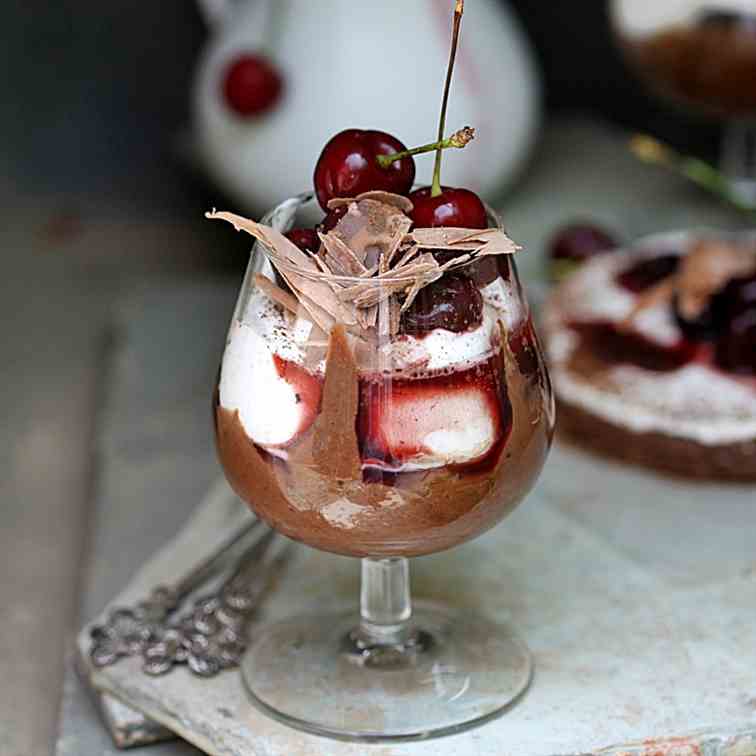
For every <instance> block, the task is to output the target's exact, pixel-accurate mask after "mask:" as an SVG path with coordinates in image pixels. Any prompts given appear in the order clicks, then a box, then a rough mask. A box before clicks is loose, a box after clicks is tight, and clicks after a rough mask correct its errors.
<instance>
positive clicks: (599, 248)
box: [549, 223, 617, 263]
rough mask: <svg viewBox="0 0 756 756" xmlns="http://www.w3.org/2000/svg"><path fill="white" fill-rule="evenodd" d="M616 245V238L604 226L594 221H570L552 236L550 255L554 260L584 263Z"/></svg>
mask: <svg viewBox="0 0 756 756" xmlns="http://www.w3.org/2000/svg"><path fill="white" fill-rule="evenodd" d="M616 246H617V242H616V240H615V238H614V237H613V236H612V235H611V234H610V233H609V232H608V231H605V230H604V229H603V228H600V227H599V226H596V225H594V224H592V223H570V224H569V225H567V226H564V227H563V228H561V229H559V230H558V231H557V232H556V233H555V234H554V236H553V237H552V238H551V242H550V243H549V256H550V257H551V259H552V260H568V261H570V262H577V263H582V262H584V261H585V260H588V259H589V258H591V257H593V256H594V255H597V254H601V253H603V252H608V251H609V250H611V249H614V248H616Z"/></svg>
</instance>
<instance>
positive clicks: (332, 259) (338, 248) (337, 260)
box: [318, 234, 366, 276]
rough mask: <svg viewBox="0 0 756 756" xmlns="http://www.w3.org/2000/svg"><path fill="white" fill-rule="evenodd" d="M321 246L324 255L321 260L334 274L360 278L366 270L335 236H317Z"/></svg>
mask: <svg viewBox="0 0 756 756" xmlns="http://www.w3.org/2000/svg"><path fill="white" fill-rule="evenodd" d="M318 236H319V237H320V241H321V243H322V244H323V249H324V250H325V254H324V255H323V258H321V259H323V260H324V261H325V263H327V265H328V267H329V268H330V269H331V270H332V271H333V272H334V273H342V274H343V275H346V276H361V275H363V274H364V273H365V271H366V268H365V266H364V265H363V264H362V262H361V261H360V260H358V259H357V255H356V254H355V253H354V252H352V250H351V248H350V247H348V246H347V245H346V244H345V243H344V242H343V241H341V239H340V238H339V237H338V236H337V235H336V234H318Z"/></svg>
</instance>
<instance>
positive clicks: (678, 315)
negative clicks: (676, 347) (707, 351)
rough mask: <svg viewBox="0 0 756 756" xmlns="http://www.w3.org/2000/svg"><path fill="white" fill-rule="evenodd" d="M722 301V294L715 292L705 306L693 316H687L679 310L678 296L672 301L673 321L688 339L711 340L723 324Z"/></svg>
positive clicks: (718, 332)
mask: <svg viewBox="0 0 756 756" xmlns="http://www.w3.org/2000/svg"><path fill="white" fill-rule="evenodd" d="M723 305H724V301H723V299H722V294H721V293H720V294H715V295H714V296H713V297H712V298H711V299H710V300H709V303H708V305H707V306H706V308H705V309H704V310H703V312H701V313H700V314H699V315H698V316H697V317H695V318H688V317H686V316H685V315H683V313H682V312H681V311H680V303H679V300H678V297H677V296H675V298H674V300H673V302H672V311H673V313H674V316H675V322H676V323H677V326H678V328H679V329H680V332H681V333H682V335H683V336H685V338H686V339H688V341H713V340H714V339H715V338H717V336H718V335H719V334H720V332H721V330H722V326H723V325H724V317H725V312H724V306H723Z"/></svg>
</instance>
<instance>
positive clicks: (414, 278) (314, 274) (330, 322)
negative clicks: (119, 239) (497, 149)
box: [206, 191, 519, 338]
mask: <svg viewBox="0 0 756 756" xmlns="http://www.w3.org/2000/svg"><path fill="white" fill-rule="evenodd" d="M328 206H329V208H331V209H333V208H336V207H344V206H346V207H348V210H347V212H346V213H345V214H344V215H343V217H342V218H341V219H340V220H339V222H338V224H337V225H336V227H335V228H333V229H332V230H331V231H329V232H328V233H327V234H319V237H320V240H321V248H320V250H319V252H318V254H317V255H315V256H310V255H307V254H305V253H304V252H302V251H301V250H300V249H299V248H298V247H297V246H296V245H294V244H293V243H292V242H291V241H289V239H287V238H286V237H285V236H284V235H283V234H280V233H279V232H278V231H276V230H274V229H272V228H269V227H267V226H263V225H261V224H259V223H255V222H254V221H251V220H247V219H246V218H242V217H240V216H238V215H234V214H232V213H219V212H216V211H213V212H212V213H207V214H206V215H207V217H208V218H218V219H221V220H225V221H228V222H229V223H231V224H232V225H233V226H234V227H235V228H236V229H237V230H242V231H246V232H247V233H249V234H251V235H252V236H254V237H255V238H256V239H257V240H258V241H259V242H260V243H261V244H262V245H263V247H264V249H265V251H266V253H267V256H268V258H269V260H270V262H271V263H272V264H273V265H274V266H275V268H276V269H277V270H278V272H279V273H280V275H281V276H282V278H283V279H284V280H285V281H286V283H287V284H288V286H289V287H290V288H291V290H292V294H293V296H292V295H288V294H287V293H286V292H284V291H282V290H281V289H280V288H279V287H276V286H275V284H274V283H273V282H272V281H270V280H269V279H265V282H260V283H259V285H260V288H261V289H262V290H263V291H265V292H266V293H267V294H268V295H269V296H270V297H271V299H273V300H274V301H276V302H278V303H279V304H281V305H282V306H283V307H284V308H285V309H286V310H287V311H289V310H291V311H292V312H296V310H295V309H293V308H294V300H296V302H297V304H298V305H300V306H301V307H302V308H304V309H305V310H306V311H307V313H308V314H309V316H310V318H311V319H312V321H313V322H314V323H315V324H316V325H317V326H318V327H319V329H320V330H322V331H323V332H324V333H326V334H328V333H330V332H331V331H332V329H333V328H334V327H335V326H336V325H338V324H342V325H344V326H345V327H346V329H347V330H348V331H349V332H350V333H351V334H352V335H357V336H359V337H360V338H364V337H365V336H366V334H368V333H369V332H372V331H374V330H375V328H376V324H377V323H379V325H380V328H381V330H382V331H385V330H386V328H388V331H389V332H390V333H391V334H392V335H393V334H396V333H397V332H398V328H399V318H400V316H401V313H402V312H404V311H405V310H406V309H407V308H409V307H410V306H411V305H412V303H413V301H414V300H415V298H416V297H417V295H418V292H420V291H421V290H422V288H423V287H425V286H427V285H428V284H430V283H432V282H433V281H435V280H437V279H438V278H440V277H441V276H442V275H443V274H444V273H445V272H446V271H447V270H453V269H455V268H459V267H462V266H463V265H467V264H468V263H470V262H471V261H472V260H474V259H475V258H477V257H482V256H485V255H501V254H513V253H514V252H516V251H517V250H518V249H519V247H518V246H517V245H516V244H515V243H514V242H513V241H512V240H511V239H510V238H509V237H508V236H507V235H506V234H505V233H504V232H503V231H501V230H499V229H498V228H489V229H480V230H471V229H469V228H420V229H414V230H413V231H410V229H411V228H412V220H411V219H410V218H409V217H407V215H406V213H408V212H410V211H411V209H412V203H411V202H410V200H408V199H407V198H406V197H400V196H398V195H393V194H390V193H387V192H377V191H376V192H366V193H364V194H361V195H359V196H358V197H357V198H355V199H344V198H337V199H333V200H331V201H330V202H329V203H328ZM430 250H448V251H452V252H456V253H457V255H456V256H455V257H454V258H453V259H451V260H449V261H448V262H446V263H444V264H443V265H440V264H439V263H438V261H437V260H436V259H435V257H434V256H433V254H431V252H430ZM384 303H387V304H384ZM385 307H387V308H388V309H386V310H385V315H384V308H385ZM379 308H380V310H381V314H380V315H379ZM379 321H380V322H379Z"/></svg>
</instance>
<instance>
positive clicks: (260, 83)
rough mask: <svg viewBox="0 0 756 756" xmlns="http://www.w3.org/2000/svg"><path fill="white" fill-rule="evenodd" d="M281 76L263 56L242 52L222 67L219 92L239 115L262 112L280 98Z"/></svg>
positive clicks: (282, 82)
mask: <svg viewBox="0 0 756 756" xmlns="http://www.w3.org/2000/svg"><path fill="white" fill-rule="evenodd" d="M283 88H284V80H283V77H282V76H281V74H280V73H279V71H278V69H277V68H276V67H275V66H274V65H273V64H272V63H271V62H270V61H269V60H268V59H267V58H266V57H264V56H262V55H256V54H248V55H242V56H241V57H239V58H236V59H235V60H234V61H232V62H231V64H230V65H229V66H228V68H226V72H225V74H224V78H223V95H224V97H225V99H226V104H227V105H228V107H229V108H230V109H231V110H233V111H234V113H236V114H237V115H239V116H241V117H242V118H249V117H252V116H257V115H262V114H263V113H265V112H267V111H268V110H270V109H271V108H272V107H273V106H274V105H275V104H276V103H277V102H278V100H279V99H280V97H281V94H282V92H283Z"/></svg>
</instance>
